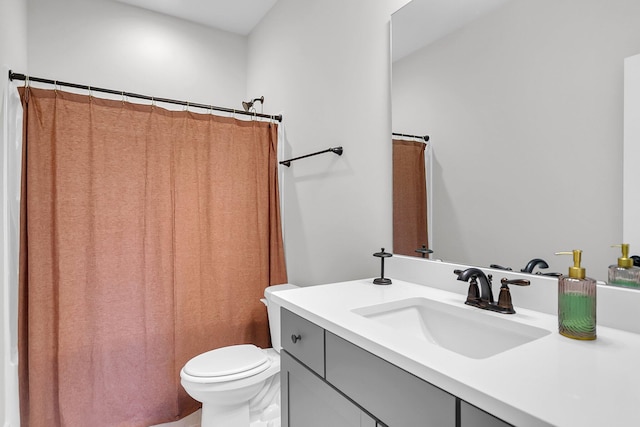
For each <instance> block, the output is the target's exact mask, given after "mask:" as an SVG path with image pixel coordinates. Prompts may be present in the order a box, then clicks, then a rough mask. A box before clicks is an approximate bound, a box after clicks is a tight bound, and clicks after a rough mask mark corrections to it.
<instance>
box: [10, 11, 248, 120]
mask: <svg viewBox="0 0 640 427" xmlns="http://www.w3.org/2000/svg"><path fill="white" fill-rule="evenodd" d="M28 5H29V26H28V31H29V48H28V53H29V73H30V74H31V75H33V76H37V77H44V78H49V79H53V80H62V81H68V82H74V83H81V84H87V85H92V86H101V87H106V88H109V89H116V90H123V91H130V92H135V93H140V94H144V95H150V96H158V97H164V98H174V99H179V100H184V101H190V102H198V103H202V104H207V105H208V104H213V105H219V106H224V107H227V106H228V107H237V108H238V109H241V108H242V104H241V103H242V101H243V100H244V97H245V93H246V90H245V88H246V52H247V48H246V37H242V36H238V35H235V34H231V33H227V32H224V31H218V30H214V29H211V28H207V27H204V26H201V25H198V24H194V23H190V22H187V21H184V20H181V19H177V18H172V17H169V16H165V15H162V14H158V13H154V12H150V11H147V10H144V9H139V8H136V7H133V6H129V5H125V4H122V3H118V2H113V1H106V0H55V1H51V0H28ZM16 71H19V70H16Z"/></svg>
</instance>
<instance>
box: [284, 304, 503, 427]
mask: <svg viewBox="0 0 640 427" xmlns="http://www.w3.org/2000/svg"><path fill="white" fill-rule="evenodd" d="M281 320H282V324H281V330H282V351H281V352H280V361H281V369H280V371H281V384H282V397H281V403H282V404H281V407H282V426H283V427H329V426H330V427H376V426H377V427H384V426H388V427H416V426H420V427H508V426H509V424H506V423H504V422H503V421H501V420H499V419H498V418H495V417H493V416H492V415H489V414H487V413H486V412H484V411H481V410H479V409H477V408H476V407H474V406H471V405H469V404H467V403H466V402H464V401H462V400H460V399H459V398H457V397H455V396H453V395H451V394H449V393H447V392H445V391H443V390H441V389H439V388H437V387H435V386H433V385H431V384H429V383H428V382H426V381H424V380H422V379H420V378H418V377H416V376H414V375H412V374H410V373H408V372H406V371H404V370H402V369H401V368H399V367H397V366H395V365H392V364H391V363H389V362H387V361H386V360H384V359H381V358H380V357H378V356H376V355H374V354H372V353H369V352H368V351H366V350H364V349H362V348H360V347H358V346H356V345H354V344H352V343H351V342H349V341H347V340H345V339H343V338H340V337H338V336H337V335H334V334H332V333H331V332H329V331H325V330H324V329H322V328H321V327H319V326H318V325H316V324H314V323H312V322H310V321H308V320H307V319H304V318H302V317H300V316H298V315H296V314H294V313H292V312H290V311H288V310H286V309H284V308H283V309H282V316H281Z"/></svg>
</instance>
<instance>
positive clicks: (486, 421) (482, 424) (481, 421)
mask: <svg viewBox="0 0 640 427" xmlns="http://www.w3.org/2000/svg"><path fill="white" fill-rule="evenodd" d="M460 427H512V426H511V424H507V423H505V422H504V421H502V420H501V419H499V418H496V417H494V416H493V415H491V414H488V413H486V412H484V411H483V410H481V409H478V408H476V407H475V406H472V405H469V404H468V403H467V402H465V401H460Z"/></svg>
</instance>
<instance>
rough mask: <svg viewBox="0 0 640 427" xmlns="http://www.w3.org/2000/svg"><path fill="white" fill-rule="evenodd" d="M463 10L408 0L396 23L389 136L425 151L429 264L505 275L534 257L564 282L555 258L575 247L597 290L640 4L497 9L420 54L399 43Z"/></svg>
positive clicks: (611, 230) (608, 238) (547, 1)
mask: <svg viewBox="0 0 640 427" xmlns="http://www.w3.org/2000/svg"><path fill="white" fill-rule="evenodd" d="M443 3H446V4H449V5H452V4H455V6H454V7H449V8H448V9H445V8H443ZM465 3H468V4H471V5H472V6H474V5H477V4H479V3H481V2H480V0H473V1H472V0H457V1H455V2H452V1H449V0H445V1H441V0H413V1H411V2H410V3H408V4H407V5H406V6H405V7H404V8H402V9H400V10H399V11H398V12H396V13H395V14H394V15H393V17H392V31H393V34H392V49H393V51H394V53H395V52H397V51H398V50H401V51H404V52H405V56H403V57H399V56H396V55H395V54H394V57H395V58H394V59H395V60H394V63H393V68H392V77H393V81H392V102H393V105H392V111H393V115H392V120H393V128H394V129H395V130H401V131H403V132H407V133H420V132H424V131H425V130H428V132H429V135H430V136H431V142H432V143H433V155H432V157H433V168H432V177H433V179H432V199H433V201H432V204H431V208H432V209H433V224H434V227H433V229H432V231H431V233H430V235H429V238H430V239H431V240H432V245H431V248H432V249H433V250H434V254H433V257H434V258H439V259H444V260H447V261H453V262H459V263H463V264H470V265H478V266H489V265H490V264H499V265H502V266H505V267H508V268H512V269H513V270H514V271H519V270H521V269H522V268H523V267H525V265H526V264H527V262H528V261H529V260H531V259H534V258H542V259H544V260H545V261H546V262H547V263H548V264H549V268H548V269H546V270H545V272H561V273H566V272H567V267H568V265H567V263H566V260H564V259H563V258H561V257H555V256H554V255H553V254H554V253H555V252H558V251H563V250H572V249H582V250H583V251H584V252H583V266H585V267H586V269H587V275H588V276H591V277H594V278H596V279H598V280H606V277H607V267H608V266H609V265H610V264H612V263H613V262H615V254H613V253H612V251H611V249H610V245H612V244H616V243H621V242H622V158H623V152H622V148H623V144H622V141H623V134H622V130H623V63H624V58H626V57H629V56H632V55H634V54H638V53H640V2H638V1H637V0H562V1H558V0H510V1H499V2H492V3H493V4H492V5H491V6H490V7H489V8H488V9H487V10H486V11H485V12H480V11H479V10H476V9H474V8H472V9H471V12H470V13H467V14H466V15H465V16H466V18H464V19H462V20H458V21H456V20H453V21H456V23H454V24H451V25H450V26H449V28H447V29H446V31H444V33H445V34H444V35H441V36H440V38H438V37H431V40H430V41H429V42H428V43H427V44H426V45H425V44H424V43H422V44H420V45H419V46H418V47H416V45H415V43H414V45H413V47H410V48H409V49H406V48H405V47H404V46H400V45H399V44H400V43H402V40H403V37H401V36H400V35H399V33H398V32H399V31H402V30H403V27H407V26H411V25H413V26H414V27H416V26H417V27H427V28H431V27H436V26H438V25H439V24H440V23H441V22H449V21H451V19H450V17H448V16H442V15H439V14H441V13H445V15H446V14H447V13H449V14H450V12H452V11H453V12H458V11H461V10H462V9H464V4H465ZM418 4H423V6H425V5H426V6H425V7H429V8H431V9H429V13H427V14H421V13H420V12H419V10H420V9H412V7H415V6H416V5H418ZM474 7H475V6H474ZM403 15H404V16H403ZM469 16H471V18H469ZM418 37H421V36H413V38H412V37H409V39H410V40H411V41H412V42H421V40H416V39H417V38H418ZM406 39H407V38H406V37H405V38H404V40H406ZM636 249H637V250H638V251H640V248H636ZM633 252H634V251H633V248H632V253H633Z"/></svg>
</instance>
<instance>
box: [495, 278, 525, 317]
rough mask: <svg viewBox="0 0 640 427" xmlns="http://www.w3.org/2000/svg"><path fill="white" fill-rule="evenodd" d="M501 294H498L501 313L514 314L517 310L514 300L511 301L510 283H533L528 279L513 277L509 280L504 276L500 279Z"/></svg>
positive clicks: (520, 284)
mask: <svg viewBox="0 0 640 427" xmlns="http://www.w3.org/2000/svg"><path fill="white" fill-rule="evenodd" d="M500 284H501V285H502V286H500V295H498V304H497V305H498V307H499V308H500V312H501V313H507V314H514V313H515V312H516V311H515V310H514V309H513V302H512V301H511V291H510V290H509V285H518V286H529V285H530V284H531V282H530V281H528V280H527V279H513V280H509V279H507V278H506V277H503V278H502V279H501V280H500Z"/></svg>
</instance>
